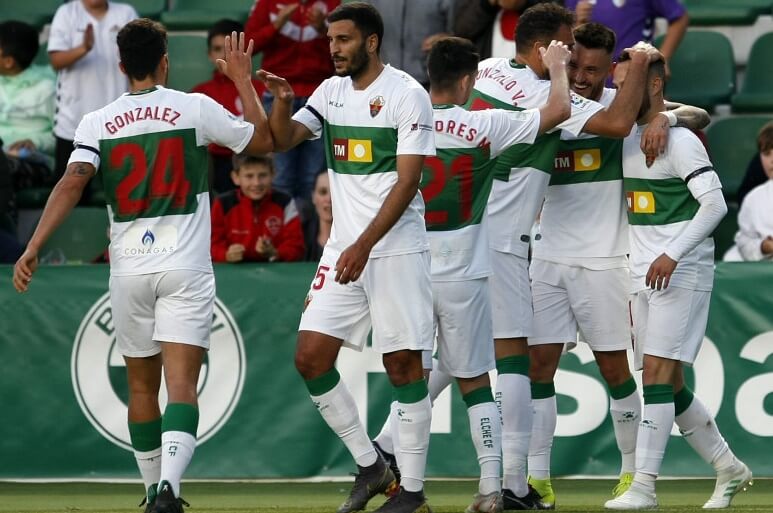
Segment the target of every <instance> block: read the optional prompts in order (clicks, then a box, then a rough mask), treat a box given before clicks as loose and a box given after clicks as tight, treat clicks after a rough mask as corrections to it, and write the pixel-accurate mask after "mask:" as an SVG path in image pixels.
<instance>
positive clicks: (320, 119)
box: [304, 104, 325, 125]
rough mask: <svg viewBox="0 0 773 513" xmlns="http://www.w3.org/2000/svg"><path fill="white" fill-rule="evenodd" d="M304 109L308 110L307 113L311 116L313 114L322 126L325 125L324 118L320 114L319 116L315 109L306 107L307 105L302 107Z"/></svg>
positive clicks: (309, 106)
mask: <svg viewBox="0 0 773 513" xmlns="http://www.w3.org/2000/svg"><path fill="white" fill-rule="evenodd" d="M304 108H305V109H308V110H309V112H311V113H312V114H314V117H315V118H317V119H318V120H319V122H320V123H321V124H323V125H324V124H325V120H324V118H323V117H322V114H320V113H319V112H317V109H315V108H314V107H312V106H311V105H308V104H307V105H304Z"/></svg>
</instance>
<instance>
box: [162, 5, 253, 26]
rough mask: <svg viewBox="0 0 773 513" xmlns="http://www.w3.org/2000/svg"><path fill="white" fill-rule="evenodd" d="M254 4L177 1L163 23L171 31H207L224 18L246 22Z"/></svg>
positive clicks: (163, 19)
mask: <svg viewBox="0 0 773 513" xmlns="http://www.w3.org/2000/svg"><path fill="white" fill-rule="evenodd" d="M254 3H255V1H254V0H217V1H212V0H175V1H174V2H173V3H172V6H171V8H170V9H169V10H168V11H166V12H164V13H162V14H161V21H162V22H163V23H164V25H166V26H167V28H169V29H170V30H207V29H208V28H209V27H210V26H211V25H212V24H213V23H214V22H215V21H217V20H220V19H223V18H229V19H233V20H237V21H241V22H245V21H246V20H247V16H248V15H249V13H250V9H252V5H253V4H254Z"/></svg>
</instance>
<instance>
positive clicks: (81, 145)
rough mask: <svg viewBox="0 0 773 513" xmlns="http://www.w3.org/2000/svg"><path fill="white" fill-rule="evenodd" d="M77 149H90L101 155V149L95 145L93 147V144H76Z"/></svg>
mask: <svg viewBox="0 0 773 513" xmlns="http://www.w3.org/2000/svg"><path fill="white" fill-rule="evenodd" d="M75 149H76V150H89V151H90V152H93V153H95V154H96V155H97V157H98V156H99V150H98V149H96V148H94V147H92V146H87V145H85V144H76V145H75Z"/></svg>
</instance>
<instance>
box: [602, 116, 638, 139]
mask: <svg viewBox="0 0 773 513" xmlns="http://www.w3.org/2000/svg"><path fill="white" fill-rule="evenodd" d="M631 126H632V125H631V124H629V123H623V122H621V121H620V119H619V118H618V119H616V120H614V121H613V122H612V123H610V124H609V126H608V130H607V133H606V134H604V135H606V136H607V137H615V138H618V139H623V138H625V137H628V135H629V134H630V133H631Z"/></svg>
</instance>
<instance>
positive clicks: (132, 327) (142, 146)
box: [13, 19, 273, 513]
mask: <svg viewBox="0 0 773 513" xmlns="http://www.w3.org/2000/svg"><path fill="white" fill-rule="evenodd" d="M118 47H119V51H120V57H121V64H120V67H121V70H122V71H123V72H124V73H126V75H128V77H129V84H130V92H129V93H127V94H124V95H122V96H120V97H119V98H118V99H117V100H115V101H114V102H112V103H110V104H109V105H107V106H106V107H104V108H102V109H99V110H97V111H95V112H92V113H89V114H87V115H86V116H85V117H84V118H83V120H82V121H81V122H80V124H79V126H78V129H77V131H76V133H75V150H74V151H73V152H72V155H71V156H70V161H69V164H68V165H67V172H66V173H65V175H64V176H63V177H62V179H61V180H60V181H59V183H57V185H56V187H55V188H54V190H53V191H52V192H51V195H50V197H49V198H48V202H47V203H46V207H45V209H44V211H43V215H42V217H41V218H40V223H39V224H38V227H37V228H36V230H35V233H34V234H33V235H32V238H31V239H30V242H29V244H28V245H27V249H26V251H25V252H24V254H23V255H22V256H21V258H19V261H18V262H17V263H16V266H15V268H14V277H13V283H14V286H15V287H16V289H17V290H18V291H19V292H24V291H26V290H27V288H28V287H29V286H30V282H31V280H32V275H33V273H34V272H35V270H36V268H37V264H38V252H39V250H40V248H41V247H42V246H43V245H44V244H45V242H46V240H47V239H48V238H49V237H50V236H51V234H52V233H53V232H54V230H55V229H56V228H57V227H58V226H59V225H60V224H61V223H62V221H63V220H64V219H65V217H67V214H69V212H70V211H71V210H72V209H73V208H74V207H75V205H76V204H77V202H78V200H79V198H80V196H81V193H82V192H83V189H84V188H85V187H86V185H87V184H88V181H89V180H90V179H91V177H92V176H94V174H95V173H96V172H97V171H99V172H100V173H101V174H102V176H103V180H104V185H105V196H106V198H107V203H108V207H107V209H108V214H109V217H110V301H111V307H112V312H113V317H112V319H113V322H114V323H115V333H116V345H117V347H118V350H119V352H120V353H121V354H123V356H124V360H125V361H126V370H127V378H128V385H129V413H128V420H129V433H130V435H131V441H132V447H133V448H134V455H135V458H136V460H137V465H138V466H139V469H140V473H141V474H142V478H143V481H144V483H145V487H146V491H147V495H146V499H147V503H148V504H147V508H146V511H149V512H153V513H180V512H182V511H183V507H182V499H180V498H179V496H180V480H181V478H182V475H183V473H184V471H185V469H186V468H187V466H188V463H189V462H190V460H191V457H192V456H193V452H194V450H195V448H196V432H197V428H198V419H199V411H198V406H197V391H196V384H197V381H198V376H199V371H200V368H201V363H202V361H203V358H204V355H205V353H206V350H207V349H208V347H209V334H210V328H211V324H212V308H213V304H214V300H215V280H214V275H213V273H212V262H211V259H210V255H209V246H210V240H209V239H210V218H209V191H208V187H207V159H206V151H207V149H206V148H207V144H208V143H210V142H215V143H219V144H222V145H225V146H228V147H229V148H231V149H232V150H233V151H235V152H242V151H246V152H248V153H251V154H261V153H265V152H269V151H271V150H272V147H273V142H272V139H271V134H270V131H269V129H268V124H267V120H266V114H265V112H264V111H263V108H262V107H261V105H260V103H259V101H258V97H257V94H256V92H255V89H254V88H253V86H252V83H251V81H250V76H251V73H252V59H251V55H252V44H251V43H250V44H249V45H248V44H246V42H245V41H244V35H243V34H242V35H240V36H237V34H236V33H233V34H232V35H231V36H229V37H228V38H226V52H225V59H224V60H221V61H219V62H218V66H219V68H220V70H221V71H222V72H223V73H224V74H225V75H226V76H228V77H229V78H230V79H231V80H233V81H234V83H235V84H236V87H237V88H238V90H239V95H240V97H241V99H242V102H243V103H244V118H245V121H241V120H238V119H236V118H234V117H233V116H232V115H231V114H229V113H228V112H227V111H226V110H225V109H223V107H221V106H220V105H218V104H217V103H215V102H214V101H213V100H211V99H209V98H208V97H206V96H204V95H200V94H186V93H182V92H178V91H174V90H171V89H166V88H165V87H164V84H165V83H166V80H167V72H168V69H169V61H168V57H167V53H166V49H167V46H166V31H165V30H164V28H163V27H162V26H161V25H160V24H158V23H156V22H154V21H151V20H148V19H138V20H134V21H131V22H129V23H128V24H127V25H126V26H125V27H124V28H123V29H121V31H120V32H119V33H118ZM162 372H163V375H164V378H165V380H166V389H167V395H168V398H169V399H168V404H167V406H166V409H165V411H164V414H163V417H162V415H161V411H160V407H159V402H158V393H159V388H160V386H161V374H162Z"/></svg>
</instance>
